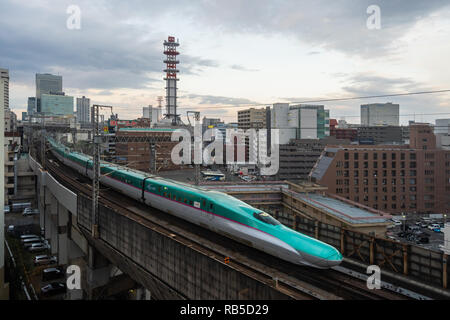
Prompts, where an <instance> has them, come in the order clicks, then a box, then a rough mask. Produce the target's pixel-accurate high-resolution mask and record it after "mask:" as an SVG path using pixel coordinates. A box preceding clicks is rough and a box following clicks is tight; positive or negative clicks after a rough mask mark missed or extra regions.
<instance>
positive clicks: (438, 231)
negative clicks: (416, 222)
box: [433, 228, 441, 233]
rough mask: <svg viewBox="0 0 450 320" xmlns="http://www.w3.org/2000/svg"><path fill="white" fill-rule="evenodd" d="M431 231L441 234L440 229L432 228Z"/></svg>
mask: <svg viewBox="0 0 450 320" xmlns="http://www.w3.org/2000/svg"><path fill="white" fill-rule="evenodd" d="M433 231H434V232H437V233H440V232H441V228H434V229H433Z"/></svg>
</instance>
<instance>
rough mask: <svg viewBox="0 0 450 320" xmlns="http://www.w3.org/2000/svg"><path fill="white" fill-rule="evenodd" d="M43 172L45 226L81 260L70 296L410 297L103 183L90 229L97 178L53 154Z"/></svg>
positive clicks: (72, 260) (66, 258) (55, 245)
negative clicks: (263, 248)
mask: <svg viewBox="0 0 450 320" xmlns="http://www.w3.org/2000/svg"><path fill="white" fill-rule="evenodd" d="M29 159H30V160H29V161H30V167H31V168H32V169H33V171H34V172H35V174H36V175H37V179H36V181H37V191H38V203H39V206H40V211H41V217H40V219H41V220H40V223H41V226H43V227H44V228H45V237H46V238H47V239H48V240H49V242H50V243H51V251H52V253H53V254H55V255H57V257H58V263H59V264H62V265H73V264H75V265H78V266H80V268H81V271H82V272H81V274H82V288H81V290H69V291H68V293H67V299H102V298H105V297H108V296H112V295H115V294H118V293H120V292H124V291H129V290H130V289H132V290H133V292H134V293H135V296H136V298H138V299H139V298H140V299H149V298H152V299H337V300H340V299H404V298H405V296H404V295H401V294H399V293H396V292H393V291H390V290H386V289H381V290H375V291H374V290H368V289H367V286H366V283H365V281H361V280H357V279H355V278H354V277H351V276H348V275H346V274H343V273H340V272H338V271H335V270H316V269H311V268H304V267H298V266H295V265H292V264H290V263H287V262H284V261H282V260H279V259H277V258H274V257H271V256H269V255H267V254H265V253H262V252H260V251H257V250H254V249H253V248H249V247H246V246H244V245H242V244H240V243H237V242H235V241H233V240H230V239H227V238H224V237H222V236H219V235H217V234H214V233H212V232H210V231H208V230H205V229H203V228H200V227H197V226H195V225H192V224H190V223H187V222H186V221H183V220H180V219H178V218H176V217H173V216H170V215H167V214H165V213H162V212H160V211H158V210H155V209H153V208H150V207H148V206H144V205H143V204H141V203H139V202H136V201H135V200H132V199H129V198H127V197H125V196H123V195H121V194H120V193H117V192H115V191H114V190H110V189H102V190H101V191H100V200H99V217H98V222H99V223H98V225H99V232H98V236H96V237H95V236H93V235H92V233H91V222H92V214H91V207H92V204H91V198H90V195H91V182H90V181H89V180H88V179H86V178H84V177H82V176H80V175H78V174H77V173H76V172H74V171H73V170H71V169H70V168H68V167H65V166H64V165H62V164H60V163H58V162H57V161H56V160H55V159H52V157H51V155H50V154H48V160H47V161H46V167H45V169H44V168H42V167H41V165H40V164H39V162H38V161H36V159H34V158H33V157H31V156H30V157H29Z"/></svg>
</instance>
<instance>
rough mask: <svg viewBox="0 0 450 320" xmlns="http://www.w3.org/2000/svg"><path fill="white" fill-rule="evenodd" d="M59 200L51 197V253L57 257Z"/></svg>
mask: <svg viewBox="0 0 450 320" xmlns="http://www.w3.org/2000/svg"><path fill="white" fill-rule="evenodd" d="M58 211H59V203H58V200H57V199H56V198H55V197H54V196H53V195H51V196H50V243H51V250H50V251H51V253H52V254H54V255H56V254H57V253H58Z"/></svg>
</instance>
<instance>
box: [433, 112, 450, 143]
mask: <svg viewBox="0 0 450 320" xmlns="http://www.w3.org/2000/svg"><path fill="white" fill-rule="evenodd" d="M434 134H435V135H436V145H437V147H438V148H441V149H445V150H450V119H436V125H435V126H434Z"/></svg>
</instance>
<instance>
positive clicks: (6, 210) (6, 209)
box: [3, 206, 11, 214]
mask: <svg viewBox="0 0 450 320" xmlns="http://www.w3.org/2000/svg"><path fill="white" fill-rule="evenodd" d="M3 212H4V213H5V214H7V213H10V212H11V209H10V207H9V206H5V208H4V209H3Z"/></svg>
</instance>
